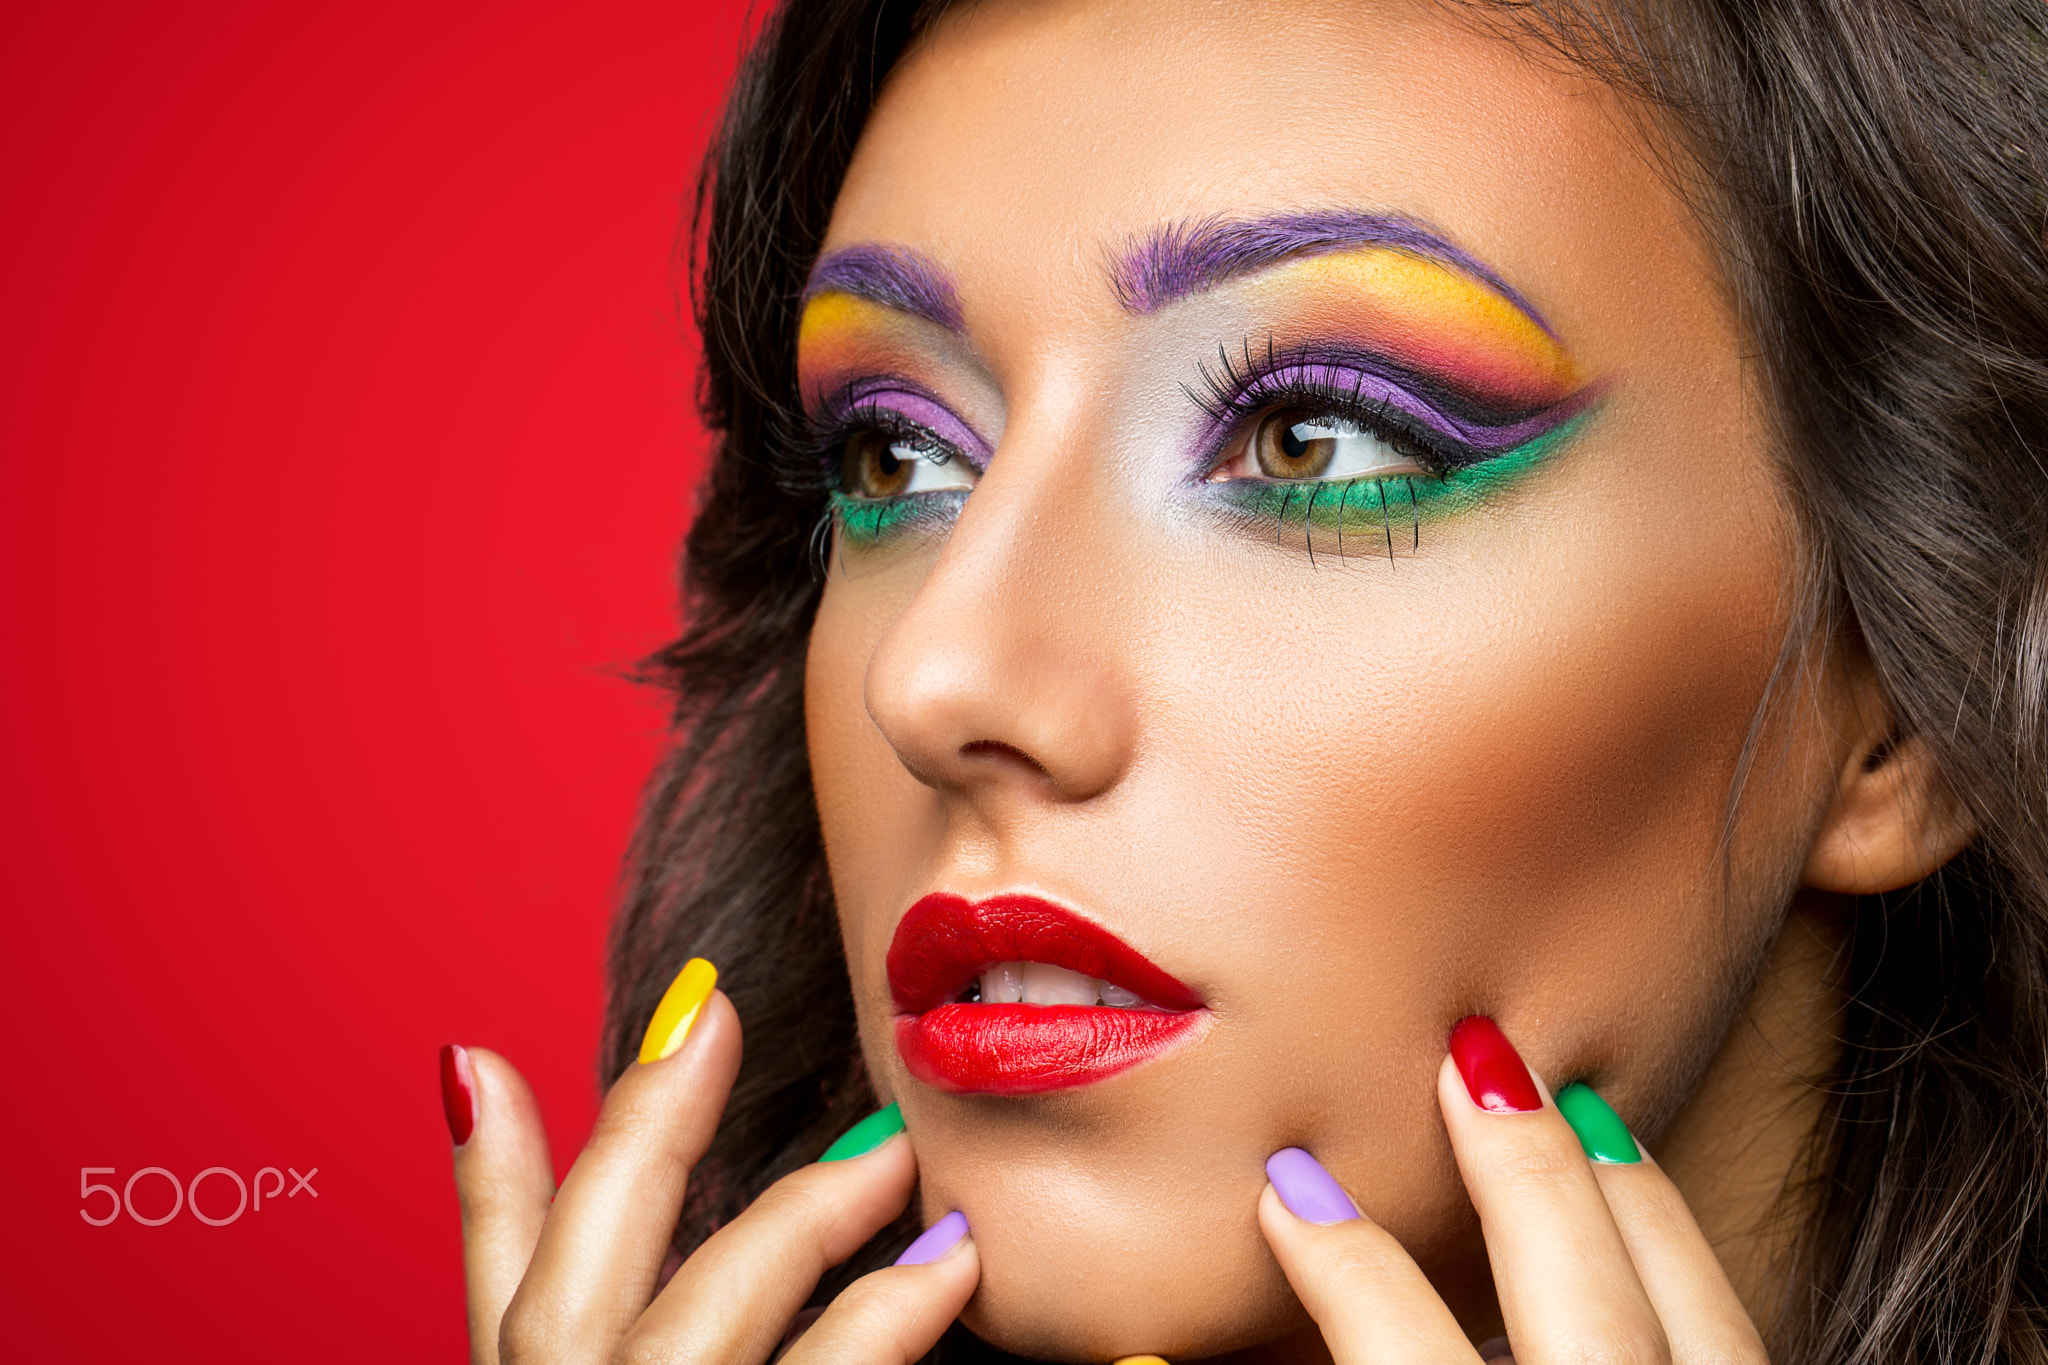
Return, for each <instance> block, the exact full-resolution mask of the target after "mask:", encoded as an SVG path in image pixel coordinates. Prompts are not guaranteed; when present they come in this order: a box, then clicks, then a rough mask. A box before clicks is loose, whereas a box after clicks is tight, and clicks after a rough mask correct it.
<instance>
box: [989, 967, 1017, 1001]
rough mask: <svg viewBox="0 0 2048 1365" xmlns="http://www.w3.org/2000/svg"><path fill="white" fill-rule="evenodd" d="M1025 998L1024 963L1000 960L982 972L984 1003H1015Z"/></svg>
mask: <svg viewBox="0 0 2048 1365" xmlns="http://www.w3.org/2000/svg"><path fill="white" fill-rule="evenodd" d="M1023 998H1024V964H1023V963H1021V962H998V963H997V964H996V965H995V966H993V967H991V968H989V969H988V970H987V971H985V972H983V973H982V974H981V1002H982V1003H983V1004H984V1005H1014V1004H1016V1003H1017V1002H1018V1001H1020V1000H1022V999H1023Z"/></svg>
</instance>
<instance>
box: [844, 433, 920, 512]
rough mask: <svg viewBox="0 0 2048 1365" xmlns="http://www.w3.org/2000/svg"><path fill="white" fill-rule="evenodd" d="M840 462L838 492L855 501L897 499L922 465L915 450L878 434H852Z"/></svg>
mask: <svg viewBox="0 0 2048 1365" xmlns="http://www.w3.org/2000/svg"><path fill="white" fill-rule="evenodd" d="M841 459H842V466H841V471H842V472H841V480H840V488H841V491H843V492H845V493H847V494H848V495H850V496H852V497H856V498H893V497H897V496H899V495H900V494H902V493H904V492H905V491H907V490H908V489H909V487H910V478H911V475H912V474H913V473H914V472H915V471H916V469H917V466H918V465H919V464H920V463H921V461H920V459H919V457H918V455H917V452H916V451H914V450H912V449H910V448H909V447H908V446H905V445H904V444H903V443H902V442H901V441H899V440H897V439H896V438H895V437H893V436H890V435H889V434H888V433H887V432H881V431H859V432H855V433H854V434H853V435H852V436H850V437H848V438H847V441H846V453H845V455H843V456H842V457H841Z"/></svg>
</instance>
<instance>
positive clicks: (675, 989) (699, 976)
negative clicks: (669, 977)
mask: <svg viewBox="0 0 2048 1365" xmlns="http://www.w3.org/2000/svg"><path fill="white" fill-rule="evenodd" d="M717 985H718V968H716V967H714V966H712V965H711V964H710V963H709V962H706V961H705V960H704V959H703V958H701V957H693V958H691V959H690V960H689V961H688V962H685V963H684V964H683V969H682V970H681V971H680V972H677V973H676V979H675V980H674V981H673V982H671V983H670V984H669V988H668V994H666V995H664V996H662V997H661V1003H660V1004H659V1005H656V1006H655V1007H654V1022H652V1023H650V1024H649V1025H648V1026H647V1037H646V1038H645V1039H644V1040H643V1041H642V1042H641V1044H640V1060H641V1061H642V1062H643V1063H645V1062H658V1061H660V1060H661V1059H662V1058H664V1057H671V1056H674V1055H675V1050H676V1049H677V1048H679V1047H681V1046H682V1045H683V1041H684V1040H685V1039H687V1038H688V1037H689V1036H690V1025H692V1024H694V1023H696V1022H697V1011H698V1010H701V1009H703V1008H704V1002H705V1001H706V1000H709V999H710V998H711V991H712V989H713V988H714V987H715V986H717Z"/></svg>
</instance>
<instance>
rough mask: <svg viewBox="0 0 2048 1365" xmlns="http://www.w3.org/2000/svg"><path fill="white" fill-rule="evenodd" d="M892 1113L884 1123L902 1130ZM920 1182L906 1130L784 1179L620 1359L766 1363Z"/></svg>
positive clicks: (669, 1294) (694, 1268)
mask: <svg viewBox="0 0 2048 1365" xmlns="http://www.w3.org/2000/svg"><path fill="white" fill-rule="evenodd" d="M894 1111H895V1106H894V1105H891V1106H890V1107H889V1108H888V1109H885V1110H883V1111H882V1115H880V1116H877V1117H883V1116H887V1117H889V1118H892V1119H894V1121H895V1122H896V1123H898V1124H900V1123H901V1119H900V1118H896V1117H895V1114H894ZM916 1184H917V1161H916V1159H915V1157H913V1156H912V1154H911V1144H910V1140H909V1138H907V1137H906V1136H904V1134H903V1133H901V1132H900V1131H899V1132H897V1133H896V1134H895V1135H894V1136H891V1137H889V1138H887V1139H886V1140H885V1141H883V1142H882V1144H881V1145H880V1146H879V1147H876V1148H874V1149H873V1150H871V1151H869V1152H867V1153H866V1154H865V1155H862V1156H858V1157H853V1158H851V1159H848V1160H842V1161H822V1162H816V1163H813V1164H812V1165H809V1166H806V1167H804V1168H803V1169H802V1170H800V1171H796V1172H794V1173H793V1174H790V1175H787V1176H784V1177H783V1178H782V1179H781V1180H778V1181H777V1182H775V1184H773V1185H771V1186H770V1187H769V1188H768V1190H767V1191H766V1192H765V1193H763V1194H762V1195H761V1197H760V1198H759V1199H756V1200H755V1201H754V1202H753V1203H752V1204H751V1205H750V1206H748V1208H747V1211H746V1212H745V1213H743V1214H741V1215H740V1216H739V1217H738V1218H735V1219H733V1221H732V1222H730V1223H727V1224H726V1225H725V1226H724V1227H722V1228H720V1229H719V1230H718V1231H717V1232H716V1233H715V1234H713V1235H712V1237H711V1238H710V1239H709V1240H708V1241H706V1242H705V1243H704V1245H703V1246H701V1247H699V1248H697V1250H696V1251H695V1252H694V1253H692V1254H691V1256H690V1258H689V1259H688V1260H686V1261H684V1262H683V1265H682V1268H681V1269H680V1270H679V1271H677V1272H676V1276H675V1278H674V1279H673V1280H671V1281H670V1282H669V1285H668V1288H666V1289H664V1290H662V1292H661V1295H660V1297H659V1298H657V1299H655V1301H654V1305H653V1307H651V1308H649V1309H648V1310H647V1312H646V1313H645V1314H643V1315H642V1316H641V1318H640V1320H639V1322H637V1323H635V1324H634V1326H633V1330H632V1331H631V1332H630V1333H629V1334H628V1336H627V1339H626V1349H625V1350H624V1351H623V1352H622V1353H621V1354H623V1355H624V1356H625V1357H626V1358H627V1359H629V1360H643V1359H644V1360H663V1359H672V1358H689V1359H694V1360H705V1361H759V1360H766V1359H767V1358H768V1356H769V1355H770V1353H771V1352H772V1351H773V1350H774V1348H775V1346H776V1344H777V1343H778V1342H779V1341H781V1339H782V1338H783V1336H784V1334H785V1332H786V1331H787V1330H788V1328H789V1327H790V1325H791V1322H792V1320H793V1319H794V1318H795V1317H796V1315H797V1313H798V1311H799V1310H801V1309H802V1308H803V1306H804V1304H805V1302H806V1301H808V1300H809V1298H810V1297H811V1291H812V1290H814V1289H816V1288H817V1285H818V1277H819V1276H820V1275H822V1274H824V1273H825V1271H826V1270H828V1269H830V1268H831V1267H832V1266H835V1265H838V1264H839V1263H840V1262H841V1261H843V1260H845V1259H846V1258H847V1257H848V1256H851V1255H852V1254H853V1253H854V1252H856V1251H858V1250H860V1248H861V1247H862V1245H863V1244H865V1243H866V1242H867V1240H868V1238H870V1237H872V1236H874V1235H875V1234H876V1233H877V1232H880V1231H881V1230H882V1229H883V1228H885V1227H887V1226H888V1225H889V1222H890V1220H891V1219H893V1218H895V1217H896V1215H897V1214H899V1213H901V1212H903V1209H904V1207H905V1206H906V1205H907V1204H909V1202H910V1192H911V1190H912V1189H913V1188H914V1187H915V1186H916ZM685 1342H686V1343H687V1349H685V1348H684V1347H683V1346H682V1345H680V1344H678V1345H673V1346H672V1345H670V1343H685Z"/></svg>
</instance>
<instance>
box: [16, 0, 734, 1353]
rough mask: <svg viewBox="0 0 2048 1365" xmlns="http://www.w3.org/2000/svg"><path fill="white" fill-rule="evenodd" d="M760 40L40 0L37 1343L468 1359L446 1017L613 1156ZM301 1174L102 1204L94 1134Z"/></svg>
mask: <svg viewBox="0 0 2048 1365" xmlns="http://www.w3.org/2000/svg"><path fill="white" fill-rule="evenodd" d="M741 28H742V5H741V3H740V2H739V0H724V2H723V3H715V4H710V5H693V4H689V3H678V2H677V0H667V3H658V4H647V3H639V4H611V5H604V6H591V7H589V8H584V7H581V6H566V5H560V4H554V5H544V4H517V3H494V4H489V5H485V4H460V5H457V4H446V3H442V4H433V5H429V6H426V7H420V6H417V5H411V4H391V3H381V4H379V3H368V4H366V3H356V4H351V5H348V6H342V7H308V6H300V5H278V4H275V3H267V4H255V3H239V4H236V3H224V2H223V0H200V2H199V3H187V4H182V5H176V6H173V5H168V4H158V5H134V4H131V5H126V6H108V5H91V4H76V3H74V4H70V5H41V6H29V5H15V6H13V7H11V8H10V10H9V11H8V13H7V16H6V19H5V21H4V25H0V111H4V113H0V118H4V126H5V127H6V129H7V130H8V131H7V135H6V138H5V140H4V144H0V172H4V181H0V184H4V189H0V194H4V196H5V201H6V207H5V210H4V212H0V239H4V247H5V253H6V255H5V264H4V266H0V281H4V285H0V287H4V289H5V291H6V293H5V299H4V304H0V318H4V323H5V329H4V333H0V336H4V340H0V347H4V367H0V481H4V482H0V565H4V568H0V604H4V605H0V625H4V633H0V648H4V650H5V654H4V669H5V672H4V681H0V689H4V691H0V696H4V702H5V706H4V721H0V724H4V726H5V731H4V738H5V754H6V762H5V767H4V769H0V771H4V773H5V785H4V796H0V800H4V802H5V812H4V825H0V829H4V835H0V839H4V844H0V851H4V855H5V869H6V877H5V882H4V885H5V888H6V890H5V892H4V894H5V896H6V898H7V904H6V910H5V914H4V917H0V936H4V937H0V962H4V967H5V972H6V981H7V989H6V991H5V992H4V996H0V999H4V1005H0V1009H4V1015H0V1020H4V1024H5V1027H6V1031H7V1038H8V1040H9V1042H8V1047H7V1049H6V1057H7V1063H8V1064H7V1073H8V1074H7V1077H6V1080H5V1083H4V1091H0V1093H4V1094H5V1096H6V1108H7V1111H8V1112H7V1115H6V1117H5V1119H4V1126H0V1132H4V1134H5V1136H4V1142H5V1154H6V1157H7V1161H6V1166H5V1173H6V1177H7V1179H8V1181H9V1182H10V1183H9V1186H8V1190H9V1198H8V1200H7V1208H8V1217H7V1219H6V1233H5V1236H4V1242H0V1246H4V1248H5V1250H4V1255H5V1257H6V1260H7V1266H6V1273H5V1276H4V1283H5V1284H6V1287H7V1292H6V1295H5V1302H6V1305H7V1317H8V1318H9V1319H11V1321H9V1322H7V1323H6V1324H5V1325H0V1340H4V1341H6V1342H7V1345H5V1346H4V1347H0V1354H4V1355H5V1356H7V1357H8V1358H12V1359H22V1360H28V1359H63V1360H108V1361H111V1360H117V1359H121V1360H125V1359H132V1358H138V1357H140V1356H142V1355H144V1353H145V1352H146V1353H147V1358H151V1359H159V1360H162V1359H170V1360H185V1359H193V1360H199V1359H205V1360H213V1361H221V1360H226V1361H240V1360H258V1359H263V1360H272V1359H291V1360H295V1361H326V1360H336V1361H339V1360H351V1361H353V1360H357V1359H362V1358H368V1359H398V1360H422V1361H424V1360H442V1361H447V1360H455V1359H460V1358H461V1357H462V1355H463V1351H464V1345H463V1343H464V1335H463V1326H462V1309H461V1280H460V1271H459V1251H460V1247H459V1239H458V1236H457V1230H456V1221H455V1207H454V1196H453V1192H452V1188H451V1184H450V1181H449V1176H448V1169H447V1164H448V1158H447V1133H446V1130H445V1128H444V1126H443V1124H442V1119H441V1114H440V1109H439V1099H438V1095H437V1091H436V1084H435V1079H434V1077H435V1069H434V1062H435V1051H436V1049H437V1048H438V1047H439V1045H440V1044H441V1043H442V1042H444V1041H447V1040H450V1039H454V1040H458V1041H465V1042H473V1043H485V1044H489V1045H491V1046H493V1047H496V1048H499V1049H500V1050H502V1051H504V1052H505V1053H507V1054H508V1055H509V1056H510V1057H511V1058H512V1059H513V1060H514V1061H515V1062H516V1063H517V1064H518V1065H520V1066H521V1067H522V1068H523V1069H524V1071H525V1072H526V1075H527V1076H528V1078H529V1079H530V1080H531V1081H532V1082H533V1083H534V1085H535V1087H536V1088H537V1089H538V1091H539V1092H540V1095H541V1097H542V1103H543V1106H544V1108H545V1110H546V1113H547V1119H548V1124H549V1128H550V1132H551V1134H552V1136H553V1138H554V1142H555V1150H556V1158H557V1164H558V1166H559V1165H564V1164H566V1161H567V1160H568V1159H569V1158H570V1157H573V1155H574V1153H575V1150H576V1148H577V1147H578V1146H580V1144H581V1142H582V1139H583V1136H584V1134H585V1133H586V1131H587V1129H588V1127H589V1123H590V1119H591V1116H592V1114H593V1112H594V1108H595V1080H594V1074H593V1060H594V1052H595V1040H596V1032H597V1024H598V1018H599V1011H600V1007H601V999H602V983H601V967H602V962H601V953H602V945H603V936H604V929H605V923H606V919H607V916H608V914H609V911H610V908H611V904H612V900H613V896H614V893H615V889H616V881H617V869H618V859H619V854H620V851H621V849H622V847H623V844H624V841H625V838H626V835H627V831H628V829H629V827H630V824H631V820H632V815H633V810H634V806H635V803H636V800H637V797H638V792H639V788H640V785H641V782H642V780H643V779H644V777H645V776H646V773H647V770H648V767H649V764H650V762H651V760H652V759H653V757H654V755H655V753H656V752H657V750H658V747H659V743H660V737H661V729H662V722H663V714H664V712H663V706H662V702H661V699H660V698H659V697H658V696H656V695H653V694H650V693H646V692H644V691H642V690H640V689H637V688H635V687H633V686H631V685H630V684H628V683H627V682H625V681H623V680H622V678H621V676H620V674H621V671H622V668H623V666H625V665H627V664H629V663H630V662H631V661H632V660H634V659H635V658H637V657H639V656H640V655H642V654H644V653H645V652H647V651H648V650H649V649H651V648H653V647H654V646H655V645H657V644H658V643H660V641H661V640H662V639H663V637H664V636H665V635H667V634H669V633H670V632H671V631H672V630H673V628H674V624H675V619H674V607H673V601H672V596H673V594H672V587H671V584H672V581H673V576H674V575H673V568H674V556H675V550H676V546H677V543H678V540H679V537H680V534H681V532H682V529H683V526H684V523H685V519H686V516H687V513H688V507H689V500H690V493H691V489H692V487H693V486H694V482H695V479H696V475H697V472H698V471H699V469H700V468H701V463H702V457H703V438H702V436H701V434H700V433H699V432H698V430H697V427H696V424H695V419H694V414H693V410H692V407H691V402H690V395H691V375H692V372H693V367H694V356H693V354H692V350H691V346H692V341H691V339H690V337H689V333H688V327H687V325H686V323H685V321H684V320H683V316H682V314H683V310H682V308H681V307H680V306H679V303H678V294H679V284H680V279H679V272H678V269H677V267H676V266H675V264H674V261H675V250H674V248H675V245H676V241H677V237H678V233H679V230H680V228H681V226H682V224H683V221H684V218H685V215H686V206H687V201H688V197H689V194H690V186H691V183H692V180H693V177H694V174H695V168H696V163H697V159H698V156H699V153H700V150H701V147H702V145H703V142H704V140H705V138H706V136H707V134H708V131H709V128H710V125H711V122H712V119H713V116H714V111H715V106H716V103H717V100H718V97H719V95H720V93H721V91H722V89H723V86H724V84H725V81H726V80H727V78H728V76H729V73H730V71H731V67H732V63H733V59H734V56H735V54H736V52H737V50H738V46H739V43H740V36H741ZM287 1165H289V1166H293V1167H296V1168H297V1169H298V1170H299V1171H301V1172H303V1171H306V1170H307V1169H308V1168H310V1167H318V1168H319V1174H318V1176H317V1177H315V1178H314V1180H313V1186H314V1188H315V1189H316V1190H317V1191H318V1197H317V1198H315V1197H313V1196H311V1195H308V1194H305V1193H301V1194H299V1195H297V1196H296V1197H294V1198H291V1199H282V1198H273V1199H271V1200H268V1201H266V1204H265V1207H264V1209H263V1211H262V1212H261V1213H260V1214H259V1213H255V1212H253V1211H252V1212H249V1213H247V1214H245V1216H243V1217H242V1218H240V1219H239V1220H238V1221H236V1222H235V1223H233V1224H230V1225H228V1226H225V1227H209V1226H206V1225H205V1224H203V1223H201V1222H199V1221H197V1220H196V1219H194V1218H193V1217H191V1216H190V1215H189V1213H187V1214H181V1215H180V1216H179V1217H177V1218H175V1219H173V1220H172V1221H171V1222H169V1223H167V1224H165V1225H163V1226H161V1227H154V1228H151V1227H143V1226H140V1225H138V1224H136V1223H134V1222H133V1221H131V1220H130V1219H129V1218H128V1217H127V1216H125V1215H124V1216H123V1217H122V1218H120V1219H119V1220H117V1221H116V1222H115V1223H113V1224H112V1225H110V1226H107V1227H91V1226H88V1225H86V1224H85V1223H84V1222H83V1221H82V1220H81V1219H80V1217H79V1212H78V1211H79V1209H80V1207H81V1203H80V1199H79V1169H80V1168H81V1167H84V1166H112V1167H115V1168H116V1174H115V1175H114V1176H113V1177H111V1178H112V1180H113V1181H114V1182H115V1183H116V1184H119V1183H122V1182H125V1181H126V1179H127V1177H128V1176H129V1175H130V1174H131V1173H132V1172H134V1171H135V1170H137V1169H139V1168H142V1167H145V1166H162V1167H166V1168H168V1169H169V1170H170V1171H172V1172H174V1173H176V1174H177V1175H178V1176H179V1177H180V1178H181V1179H185V1180H189V1179H190V1178H191V1177H192V1176H194V1175H196V1174H197V1173H198V1172H199V1171H200V1170H202V1169H203V1168H206V1167H209V1166H225V1167H228V1168H231V1169H233V1170H235V1171H236V1172H238V1173H240V1174H241V1175H242V1176H243V1177H244V1178H245V1179H246V1178H249V1177H251V1176H253V1174H254V1173H255V1172H256V1171H257V1169H258V1168H260V1167H263V1166H276V1167H284V1166H287ZM95 1178H96V1179H99V1180H106V1179H108V1177H105V1176H99V1177H95ZM234 1198H235V1195H234V1189H233V1185H232V1183H231V1182H229V1181H227V1180H225V1179H222V1178H214V1179H212V1180H209V1182H208V1183H207V1185H206V1186H205V1187H204V1189H203V1192H202V1203H203V1205H204V1206H205V1207H206V1209H207V1210H208V1212H210V1213H211V1214H213V1215H214V1216H224V1215H225V1214H226V1213H227V1212H229V1211H230V1210H231V1209H232V1207H233V1203H234ZM135 1202H136V1204H137V1205H138V1206H139V1207H140V1208H141V1210H142V1211H143V1212H144V1213H145V1214H153V1213H160V1212H163V1211H165V1210H167V1209H168V1208H169V1207H170V1204H171V1195H170V1189H169V1186H168V1185H167V1184H166V1183H165V1182H163V1181H162V1180H160V1179H158V1178H156V1177H153V1176H152V1177H146V1178H144V1179H143V1180H142V1181H141V1182H140V1183H139V1184H138V1185H137V1186H136V1187H135ZM85 1207H87V1208H88V1209H90V1210H91V1211H92V1212H93V1213H94V1214H95V1215H96V1216H97V1215H99V1214H102V1213H103V1212H104V1211H105V1208H106V1203H105V1201H104V1199H102V1198H95V1200H94V1201H93V1202H91V1203H90V1204H87V1205H85Z"/></svg>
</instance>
